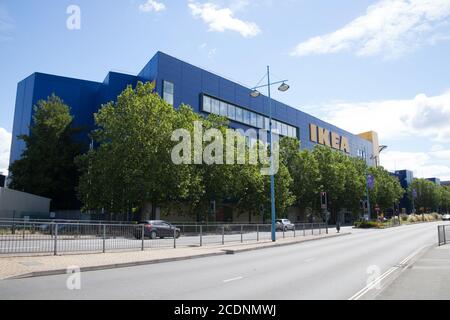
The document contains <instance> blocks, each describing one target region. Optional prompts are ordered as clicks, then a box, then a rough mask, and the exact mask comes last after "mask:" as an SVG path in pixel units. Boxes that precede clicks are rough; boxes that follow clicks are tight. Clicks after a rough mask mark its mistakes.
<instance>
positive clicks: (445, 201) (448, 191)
mask: <svg viewBox="0 0 450 320" xmlns="http://www.w3.org/2000/svg"><path fill="white" fill-rule="evenodd" d="M440 189H441V201H440V202H441V203H440V207H441V211H442V212H445V213H448V212H449V210H450V187H448V186H442V187H441V188H440Z"/></svg>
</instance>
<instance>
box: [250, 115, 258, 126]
mask: <svg viewBox="0 0 450 320" xmlns="http://www.w3.org/2000/svg"><path fill="white" fill-rule="evenodd" d="M250 125H251V126H252V127H256V126H257V125H256V113H253V112H250Z"/></svg>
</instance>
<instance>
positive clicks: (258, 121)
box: [202, 95, 298, 138]
mask: <svg viewBox="0 0 450 320" xmlns="http://www.w3.org/2000/svg"><path fill="white" fill-rule="evenodd" d="M202 105H203V111H204V112H207V113H214V114H217V115H220V116H224V117H227V118H228V119H230V120H233V121H236V122H240V123H243V124H246V125H249V126H251V127H255V128H259V129H266V130H269V125H270V121H269V118H268V117H265V116H263V115H261V114H259V113H256V112H252V111H249V110H247V109H244V108H241V107H238V106H235V105H233V104H230V103H226V102H224V101H221V100H218V99H215V98H211V97H209V96H207V95H203V102H202ZM272 131H273V132H277V133H278V134H279V135H282V136H286V137H291V138H298V135H297V128H296V127H293V126H291V125H288V124H286V123H283V122H280V121H277V120H274V119H272Z"/></svg>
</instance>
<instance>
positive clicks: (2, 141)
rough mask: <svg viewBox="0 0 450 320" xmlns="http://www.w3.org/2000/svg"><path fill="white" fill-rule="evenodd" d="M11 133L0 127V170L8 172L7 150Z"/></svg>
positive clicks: (4, 172)
mask: <svg viewBox="0 0 450 320" xmlns="http://www.w3.org/2000/svg"><path fill="white" fill-rule="evenodd" d="M11 139H12V134H11V133H10V132H8V131H6V130H5V129H3V128H0V172H2V173H3V174H7V173H8V166H9V150H10V147H11Z"/></svg>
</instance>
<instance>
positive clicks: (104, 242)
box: [103, 225, 106, 253]
mask: <svg viewBox="0 0 450 320" xmlns="http://www.w3.org/2000/svg"><path fill="white" fill-rule="evenodd" d="M105 252H106V225H103V253H105Z"/></svg>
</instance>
